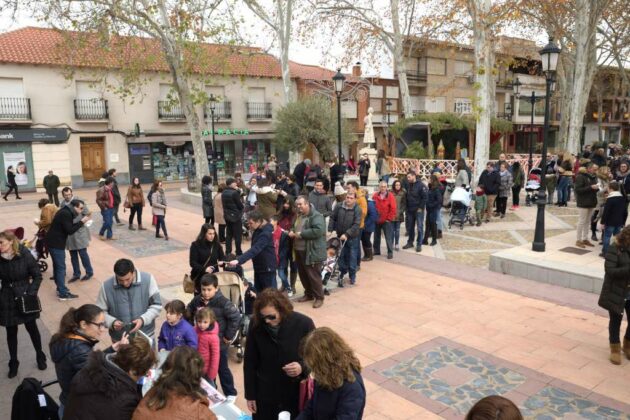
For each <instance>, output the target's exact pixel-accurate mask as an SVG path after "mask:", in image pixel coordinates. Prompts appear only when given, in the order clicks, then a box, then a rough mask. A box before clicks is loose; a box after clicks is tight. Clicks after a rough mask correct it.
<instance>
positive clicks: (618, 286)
mask: <svg viewBox="0 0 630 420" xmlns="http://www.w3.org/2000/svg"><path fill="white" fill-rule="evenodd" d="M604 271H605V274H604V284H603V285H602V291H601V293H600V295H599V302H598V304H599V306H601V307H602V308H604V309H606V310H608V311H612V312H614V313H616V314H619V315H622V314H623V310H624V306H625V301H626V297H627V296H628V293H629V291H630V289H628V287H629V286H630V250H628V249H625V248H623V247H622V246H621V245H620V244H618V243H617V240H616V239H614V240H613V243H611V244H610V246H609V247H608V251H607V252H606V261H605V262H604Z"/></svg>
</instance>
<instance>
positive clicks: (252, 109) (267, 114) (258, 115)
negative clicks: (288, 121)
mask: <svg viewBox="0 0 630 420" xmlns="http://www.w3.org/2000/svg"><path fill="white" fill-rule="evenodd" d="M271 118H272V113H271V102H247V119H254V120H268V119H271Z"/></svg>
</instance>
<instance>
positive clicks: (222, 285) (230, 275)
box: [215, 271, 250, 362]
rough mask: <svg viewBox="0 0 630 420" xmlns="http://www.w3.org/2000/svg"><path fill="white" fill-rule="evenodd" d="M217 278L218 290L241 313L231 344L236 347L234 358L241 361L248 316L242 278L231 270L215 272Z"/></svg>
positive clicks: (248, 321)
mask: <svg viewBox="0 0 630 420" xmlns="http://www.w3.org/2000/svg"><path fill="white" fill-rule="evenodd" d="M215 275H216V276H217V278H218V279H219V290H220V291H221V293H222V294H223V296H225V297H226V298H228V299H230V301H231V302H232V303H233V304H234V306H236V307H237V308H238V310H239V312H240V313H241V322H240V325H239V328H238V332H237V333H236V337H234V339H233V341H232V346H234V348H236V359H237V360H238V361H239V362H241V361H242V360H243V357H244V352H243V341H244V340H245V338H246V337H247V332H248V330H249V323H250V317H249V316H248V315H246V314H245V295H244V293H243V280H242V279H241V277H240V276H239V275H238V274H236V273H234V272H232V271H222V272H219V273H215Z"/></svg>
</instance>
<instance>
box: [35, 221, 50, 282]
mask: <svg viewBox="0 0 630 420" xmlns="http://www.w3.org/2000/svg"><path fill="white" fill-rule="evenodd" d="M33 242H35V247H34V248H31V254H33V256H34V257H35V259H36V260H37V265H39V271H41V272H42V273H43V272H44V271H46V270H48V262H46V260H47V259H48V245H47V244H46V231H45V230H44V229H39V230H38V231H37V233H36V234H35V238H34V239H33Z"/></svg>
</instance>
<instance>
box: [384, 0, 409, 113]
mask: <svg viewBox="0 0 630 420" xmlns="http://www.w3.org/2000/svg"><path fill="white" fill-rule="evenodd" d="M389 5H390V10H391V14H392V29H393V33H394V39H393V41H394V45H393V46H394V51H392V53H393V54H394V66H395V68H396V75H397V77H398V85H399V87H400V96H401V98H402V109H403V113H404V114H405V118H411V117H412V116H413V109H412V108H413V107H412V105H411V96H410V94H409V83H407V63H406V62H405V57H406V55H405V54H404V51H403V38H404V35H403V33H402V31H401V29H400V14H399V2H398V0H390V2H389Z"/></svg>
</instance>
